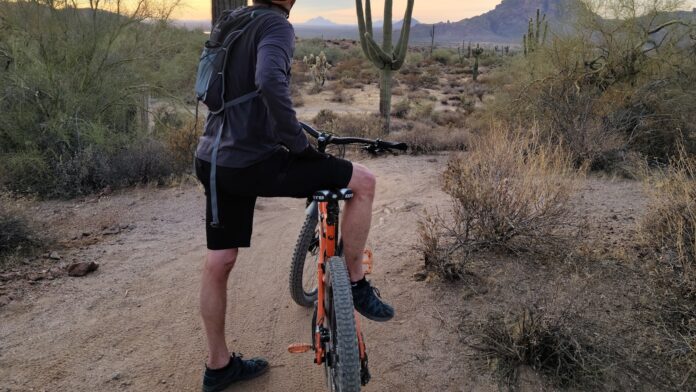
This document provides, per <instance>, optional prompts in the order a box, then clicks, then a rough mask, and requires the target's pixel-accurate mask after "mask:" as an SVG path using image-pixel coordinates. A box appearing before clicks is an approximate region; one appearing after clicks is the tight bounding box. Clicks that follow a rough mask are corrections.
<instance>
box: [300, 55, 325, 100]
mask: <svg viewBox="0 0 696 392" xmlns="http://www.w3.org/2000/svg"><path fill="white" fill-rule="evenodd" d="M303 62H304V63H305V64H307V66H308V67H309V72H310V74H311V75H312V80H314V87H315V88H316V89H317V90H321V88H322V87H324V84H325V83H326V77H327V75H328V73H329V69H331V64H329V62H328V61H327V60H326V54H324V52H323V51H322V52H320V53H319V55H318V56H315V55H314V53H312V54H310V55H309V58H308V57H307V56H305V58H304V59H303Z"/></svg>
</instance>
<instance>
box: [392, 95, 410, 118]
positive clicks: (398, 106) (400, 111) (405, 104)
mask: <svg viewBox="0 0 696 392" xmlns="http://www.w3.org/2000/svg"><path fill="white" fill-rule="evenodd" d="M410 111H411V101H409V100H408V99H402V100H401V101H399V102H397V103H395V104H394V106H393V107H392V115H393V116H394V117H396V118H406V117H408V114H409V112H410Z"/></svg>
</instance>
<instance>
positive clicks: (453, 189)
mask: <svg viewBox="0 0 696 392" xmlns="http://www.w3.org/2000/svg"><path fill="white" fill-rule="evenodd" d="M580 178H581V176H579V175H578V173H577V171H575V170H574V169H573V167H572V162H571V159H570V158H569V154H568V153H567V152H566V151H565V150H564V149H563V148H561V147H560V146H550V145H545V144H541V143H539V142H538V139H536V138H534V137H531V138H530V137H527V136H523V135H522V134H521V133H516V132H511V131H507V130H504V129H501V128H495V127H494V128H492V129H491V130H490V131H489V132H487V133H486V134H484V135H483V136H479V137H477V138H474V139H473V140H472V141H471V150H470V152H469V153H466V154H457V155H453V156H452V158H451V159H450V161H449V163H448V165H447V169H446V171H445V173H444V175H443V180H444V185H443V189H444V191H445V192H447V193H448V194H449V195H450V196H451V198H452V204H453V209H452V212H451V213H450V214H448V216H447V217H444V216H442V215H441V214H439V213H436V214H435V215H433V216H430V217H426V219H425V220H423V221H422V222H421V228H420V233H421V243H420V250H421V251H422V253H423V255H424V258H425V262H426V268H427V269H429V270H431V271H435V272H442V271H443V270H444V271H445V274H443V275H444V276H445V278H450V279H451V278H453V277H456V274H452V273H450V272H452V271H458V273H461V272H462V271H463V269H464V264H465V263H466V260H467V259H468V255H469V254H470V253H471V252H473V251H477V250H483V249H498V250H505V251H511V252H514V253H520V252H530V251H531V252H537V253H550V252H556V251H557V250H558V249H561V248H559V246H560V245H561V244H564V243H565V241H566V240H567V239H568V238H569V234H570V233H569V231H568V227H569V226H570V224H571V222H573V212H572V210H571V207H570V205H569V203H568V202H569V199H570V197H571V195H572V194H573V192H574V191H575V190H576V189H577V185H578V182H579V179H580ZM453 265H460V267H458V268H455V267H453Z"/></svg>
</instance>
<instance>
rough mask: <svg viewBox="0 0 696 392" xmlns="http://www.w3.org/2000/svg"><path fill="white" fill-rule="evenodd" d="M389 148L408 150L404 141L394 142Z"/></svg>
mask: <svg viewBox="0 0 696 392" xmlns="http://www.w3.org/2000/svg"><path fill="white" fill-rule="evenodd" d="M390 148H393V149H395V150H399V151H406V150H408V144H406V143H396V144H394V145H393V146H392V147H390Z"/></svg>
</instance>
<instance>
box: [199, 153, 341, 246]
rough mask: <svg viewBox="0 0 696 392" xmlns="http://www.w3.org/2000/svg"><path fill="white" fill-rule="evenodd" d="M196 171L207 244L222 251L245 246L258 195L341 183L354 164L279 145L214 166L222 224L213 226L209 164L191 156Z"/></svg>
mask: <svg viewBox="0 0 696 392" xmlns="http://www.w3.org/2000/svg"><path fill="white" fill-rule="evenodd" d="M196 175H197V176H198V179H199V180H200V181H201V183H202V184H203V186H204V187H205V195H206V198H205V199H206V203H205V204H206V209H205V210H206V212H205V227H206V239H207V244H208V249H210V250H222V249H233V248H248V247H249V246H250V244H251V232H252V226H253V221H254V207H255V206H256V198H257V197H296V198H307V197H310V196H312V195H313V194H314V192H316V191H318V190H322V189H340V188H345V187H347V186H348V183H349V182H350V179H351V177H352V176H353V164H352V163H350V162H349V161H346V160H344V159H340V158H335V157H329V158H327V159H319V160H305V159H299V158H297V157H295V156H293V155H291V154H290V153H289V152H288V151H287V150H284V149H282V150H279V151H277V152H276V153H274V154H273V155H271V156H270V157H269V158H267V159H265V160H263V161H261V162H259V163H256V164H254V165H252V166H249V167H246V168H241V169H233V168H228V167H222V166H218V168H217V194H218V214H219V215H218V216H219V218H220V224H221V227H216V228H213V227H211V225H210V222H211V221H212V209H211V206H210V163H209V162H206V161H203V160H200V159H196Z"/></svg>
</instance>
